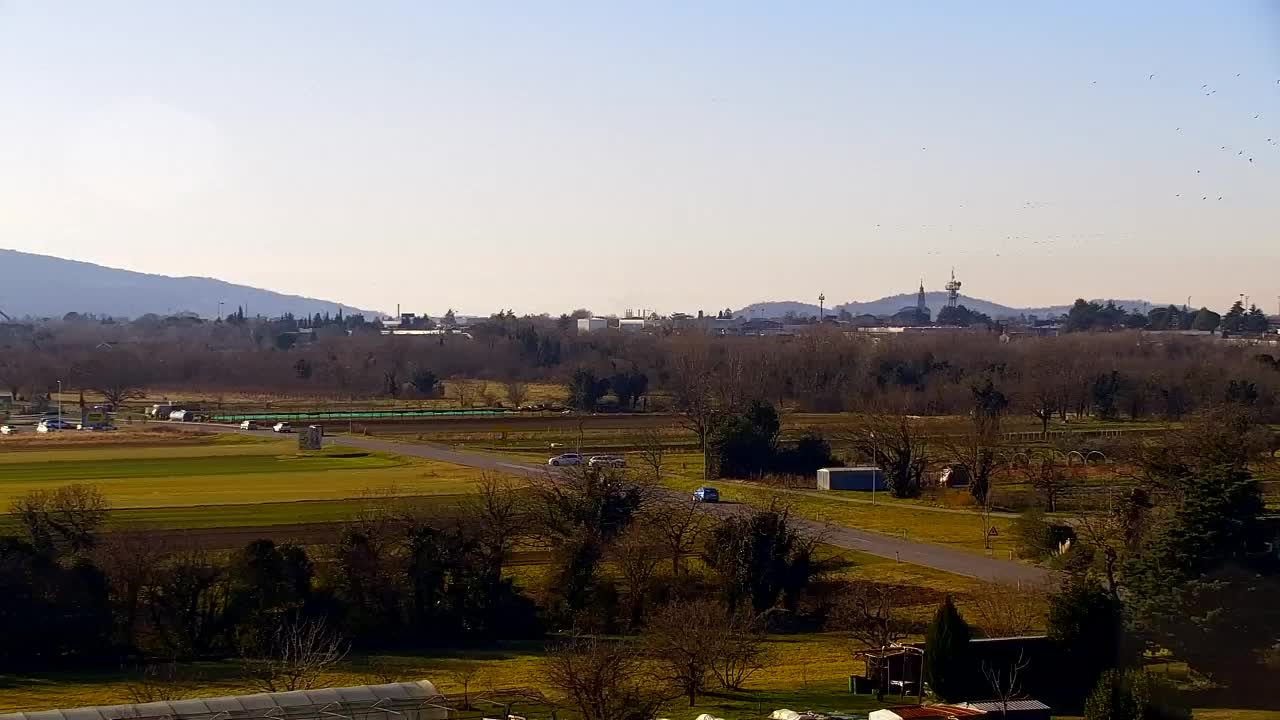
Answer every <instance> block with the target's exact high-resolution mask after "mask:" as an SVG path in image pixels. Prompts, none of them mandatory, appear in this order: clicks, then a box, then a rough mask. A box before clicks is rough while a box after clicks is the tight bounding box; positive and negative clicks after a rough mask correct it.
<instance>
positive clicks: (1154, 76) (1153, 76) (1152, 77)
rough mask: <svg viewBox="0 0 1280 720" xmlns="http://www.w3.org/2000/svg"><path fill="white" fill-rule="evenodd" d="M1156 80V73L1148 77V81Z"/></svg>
mask: <svg viewBox="0 0 1280 720" xmlns="http://www.w3.org/2000/svg"><path fill="white" fill-rule="evenodd" d="M1155 78H1156V74H1155V73H1151V74H1150V75H1148V76H1147V79H1148V80H1155Z"/></svg>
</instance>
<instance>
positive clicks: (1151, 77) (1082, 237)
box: [874, 73, 1280, 257]
mask: <svg viewBox="0 0 1280 720" xmlns="http://www.w3.org/2000/svg"><path fill="white" fill-rule="evenodd" d="M1157 77H1159V75H1158V74H1157V73H1150V74H1148V75H1147V80H1148V81H1155V80H1156V78H1157ZM1241 77H1242V73H1235V78H1237V79H1238V78H1241ZM1092 84H1093V85H1097V84H1098V81H1097V80H1093V81H1092ZM1276 85H1277V86H1280V80H1276ZM1224 89H1227V90H1230V88H1224ZM1188 90H1190V88H1189V87H1188ZM1199 91H1200V94H1201V95H1202V96H1204V97H1210V98H1212V97H1215V96H1217V95H1218V88H1217V87H1214V86H1212V85H1210V84H1209V83H1204V84H1202V85H1201V86H1200V88H1199ZM1231 94H1233V93H1230V92H1228V94H1227V95H1225V96H1223V97H1228V96H1230V95H1231ZM1238 117H1239V116H1238ZM1239 119H1240V120H1246V119H1251V120H1254V121H1259V123H1260V124H1261V123H1265V122H1266V120H1265V118H1264V113H1263V112H1252V113H1250V114H1249V115H1245V116H1243V117H1239ZM1173 130H1174V133H1175V134H1176V135H1179V136H1183V137H1189V136H1190V135H1184V133H1183V127H1182V126H1181V125H1177V126H1175V127H1174V129H1173ZM1267 134H1269V133H1268V132H1266V131H1265V130H1263V131H1258V133H1257V138H1258V140H1257V145H1256V146H1252V147H1244V146H1241V147H1235V146H1233V145H1230V144H1220V145H1219V146H1218V148H1217V153H1221V154H1224V155H1230V156H1232V157H1234V158H1236V159H1238V162H1240V163H1241V165H1243V166H1246V167H1253V166H1255V165H1256V163H1255V151H1257V150H1259V149H1261V147H1271V148H1277V147H1280V139H1278V138H1280V133H1276V134H1275V135H1273V136H1272V137H1265V136H1266V135H1267ZM1193 135H1194V133H1193ZM1264 137H1265V141H1264V139H1263V138H1264ZM1264 142H1265V145H1264ZM1242 145H1251V143H1242ZM1211 147H1212V146H1209V148H1211ZM1209 148H1204V149H1205V151H1209ZM928 149H929V148H928V146H921V147H920V151H921V152H927V151H928ZM1257 159H1258V160H1262V158H1260V157H1259V158H1257ZM1190 174H1193V175H1195V176H1199V179H1200V184H1199V186H1198V187H1196V190H1195V191H1192V190H1190V189H1183V190H1180V191H1178V192H1175V193H1174V198H1175V199H1178V200H1181V199H1182V198H1184V196H1185V197H1186V198H1187V199H1194V198H1195V197H1196V196H1199V198H1200V201H1202V202H1214V203H1218V202H1224V201H1226V200H1227V199H1228V193H1224V192H1221V191H1219V192H1209V191H1208V189H1209V188H1210V186H1211V185H1212V182H1213V180H1214V179H1219V178H1220V177H1221V168H1219V167H1205V168H1200V167H1195V168H1193V172H1192V173H1190ZM1219 190H1220V188H1219ZM1053 206H1054V205H1053V203H1049V202H1044V201H1035V200H1028V201H1024V202H1022V203H1021V204H1020V205H1018V206H1016V207H1015V208H1012V210H1013V213H1015V214H1017V213H1022V212H1031V211H1037V210H1043V209H1046V208H1051V207H1053ZM959 207H960V208H964V207H965V204H964V203H960V204H959ZM890 227H892V228H894V229H897V230H900V231H906V232H920V233H922V234H926V235H932V234H934V233H935V232H939V231H942V230H944V229H945V231H946V232H947V233H951V232H953V230H954V228H955V226H954V225H951V224H948V225H928V224H921V225H887V224H880V223H877V224H876V225H875V226H874V230H877V231H878V230H882V229H883V228H890ZM963 229H965V230H967V231H970V232H975V233H979V234H982V235H986V236H988V237H995V238H1002V239H1003V242H998V245H999V248H997V249H995V250H994V255H995V256H996V257H999V256H1000V255H1001V250H1003V251H1004V252H1006V253H1007V252H1009V251H1010V250H1011V249H1013V248H1015V247H1017V248H1025V247H1026V246H1027V245H1028V244H1029V245H1032V246H1039V247H1044V248H1049V247H1054V248H1058V249H1062V250H1067V249H1078V248H1079V247H1080V246H1081V245H1083V244H1085V243H1092V242H1107V243H1115V242H1124V241H1126V240H1135V239H1137V236H1138V233H1136V232H1120V233H1116V232H1109V233H1102V232H1094V233H1064V234H1051V235H1050V234H1038V233H1035V234H1028V233H1018V234H1014V233H1010V234H1004V233H1003V232H1001V230H1002V229H997V228H991V227H976V226H967V225H966V226H963ZM1003 230H1007V228H1006V229H1003ZM993 231H994V232H993ZM989 253H992V249H991V248H990V247H989V246H988V248H987V249H985V250H976V251H975V250H969V249H965V248H963V247H957V246H955V245H954V244H951V243H947V245H946V246H945V247H941V248H936V249H931V250H928V251H927V252H926V254H927V255H943V254H946V255H968V254H989Z"/></svg>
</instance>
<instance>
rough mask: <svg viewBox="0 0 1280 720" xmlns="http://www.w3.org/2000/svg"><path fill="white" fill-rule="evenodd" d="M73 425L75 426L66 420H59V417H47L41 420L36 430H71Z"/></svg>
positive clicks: (43, 431)
mask: <svg viewBox="0 0 1280 720" xmlns="http://www.w3.org/2000/svg"><path fill="white" fill-rule="evenodd" d="M73 427H75V426H74V425H72V424H71V423H69V422H67V421H66V420H59V419H57V418H47V419H45V420H41V421H40V424H39V425H37V426H36V432H42V433H47V432H54V431H57V430H70V429H71V428H73Z"/></svg>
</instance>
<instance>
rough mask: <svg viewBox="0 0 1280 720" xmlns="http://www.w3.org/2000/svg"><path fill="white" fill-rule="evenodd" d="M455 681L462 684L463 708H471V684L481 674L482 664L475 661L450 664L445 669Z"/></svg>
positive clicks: (446, 674)
mask: <svg viewBox="0 0 1280 720" xmlns="http://www.w3.org/2000/svg"><path fill="white" fill-rule="evenodd" d="M444 674H445V676H447V677H448V678H449V679H450V680H452V681H453V682H454V683H456V684H458V685H461V686H462V709H463V710H470V709H471V685H472V684H473V683H475V681H476V679H477V678H478V677H479V676H480V665H479V664H478V663H474V662H462V663H459V664H455V665H450V666H449V667H448V668H446V669H445V671H444Z"/></svg>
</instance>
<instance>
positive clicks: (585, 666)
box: [543, 637, 679, 720]
mask: <svg viewBox="0 0 1280 720" xmlns="http://www.w3.org/2000/svg"><path fill="white" fill-rule="evenodd" d="M543 667H544V669H545V672H546V680H547V683H548V684H549V685H551V686H552V687H554V688H556V689H557V690H558V691H559V692H560V694H561V695H562V696H563V698H564V703H565V704H566V705H568V706H569V707H570V708H571V709H573V710H574V711H575V712H577V713H578V715H579V717H581V718H582V720H653V718H654V717H655V716H656V714H657V712H658V708H660V707H661V706H662V705H663V703H665V702H666V701H668V700H670V699H672V698H673V697H678V696H679V694H678V693H676V692H673V691H672V690H671V689H670V686H669V685H667V684H665V683H663V682H662V681H661V680H660V679H658V678H655V677H654V676H653V675H652V673H650V672H649V668H648V663H647V662H646V660H645V658H644V657H643V656H642V655H641V654H640V653H637V652H636V651H635V648H634V647H631V646H629V645H627V644H624V643H620V642H611V641H608V640H600V639H596V638H587V637H574V638H571V639H570V640H569V641H568V642H566V643H564V644H563V645H561V646H560V647H558V648H556V649H555V650H553V651H552V652H551V653H550V654H548V655H547V657H546V659H545V661H544V665H543Z"/></svg>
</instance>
